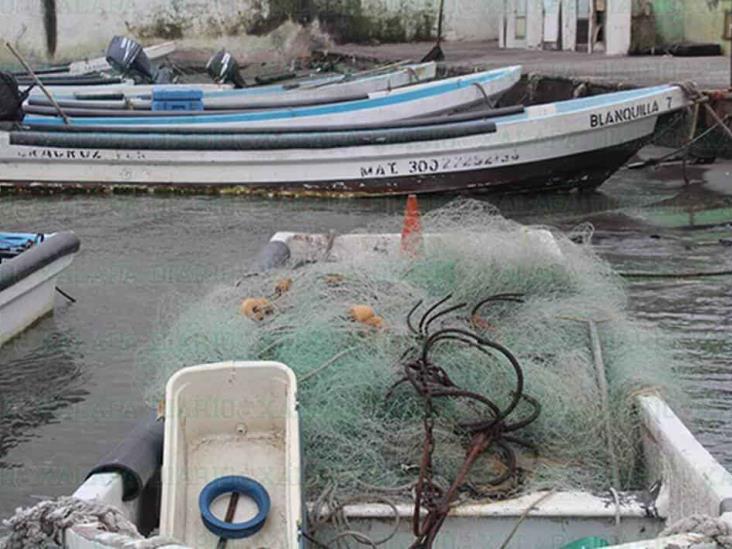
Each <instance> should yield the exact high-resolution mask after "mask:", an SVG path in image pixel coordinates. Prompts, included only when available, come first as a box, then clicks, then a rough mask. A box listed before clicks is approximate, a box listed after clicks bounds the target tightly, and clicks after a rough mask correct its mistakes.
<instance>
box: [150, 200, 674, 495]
mask: <svg viewBox="0 0 732 549" xmlns="http://www.w3.org/2000/svg"><path fill="white" fill-rule="evenodd" d="M422 224H423V229H424V233H425V235H426V236H425V238H424V243H423V246H422V248H421V254H420V255H419V256H418V257H416V258H413V257H410V256H409V255H405V254H387V253H380V251H379V249H378V246H375V247H374V249H371V250H368V253H345V252H344V251H343V250H344V249H345V248H346V247H345V244H344V245H343V246H340V247H339V246H334V247H333V249H332V250H331V252H330V253H326V252H322V251H321V252H322V253H321V252H319V253H318V254H315V255H313V254H310V255H308V254H305V256H303V257H297V250H295V253H294V257H292V258H291V260H290V262H289V264H288V266H287V267H286V268H283V269H278V270H275V271H271V272H265V273H259V274H249V275H248V276H243V278H242V279H241V280H240V281H232V283H231V284H230V285H226V286H222V287H219V288H217V289H216V290H215V291H213V292H212V293H211V294H209V295H208V296H207V297H206V298H205V299H203V300H202V301H201V302H200V303H198V304H197V305H195V306H193V307H191V308H190V309H188V310H186V311H184V312H183V314H181V315H180V317H179V318H178V319H177V320H176V321H175V322H174V323H173V325H172V326H171V327H170V329H169V330H168V331H167V332H166V333H164V334H162V335H161V336H160V337H158V338H157V339H156V340H155V342H154V344H153V345H152V346H151V348H150V349H149V350H148V351H147V352H145V353H144V354H143V356H141V358H140V367H141V368H142V369H143V373H144V375H145V379H147V380H153V383H152V385H151V390H150V394H149V398H150V401H151V403H153V402H157V401H158V399H160V398H162V397H163V392H164V386H165V382H166V381H167V379H168V378H169V376H170V375H171V374H172V373H173V372H175V371H176V370H178V369H179V368H183V367H186V366H191V365H196V364H203V363H212V362H219V361H224V360H275V361H279V362H283V363H284V364H286V365H288V366H289V367H290V368H292V369H293V371H294V372H295V374H296V376H297V378H298V397H299V402H300V407H299V413H300V419H301V429H302V440H303V464H304V483H305V489H306V493H307V496H308V497H309V498H316V497H317V496H318V495H319V494H320V493H321V492H322V491H323V490H324V489H325V488H326V487H329V486H337V487H338V490H339V492H340V493H341V494H342V495H344V496H353V495H363V494H364V493H371V492H377V493H378V492H379V491H381V492H384V493H388V494H390V496H393V497H395V498H399V497H403V498H405V499H409V498H410V497H411V496H410V494H411V492H410V490H411V488H412V487H413V483H414V481H415V479H416V477H417V474H418V470H419V464H420V460H421V455H422V444H423V440H424V428H423V417H424V405H423V400H422V398H421V397H420V396H419V395H418V394H417V393H416V392H415V390H414V389H413V387H412V386H411V385H410V384H409V383H402V384H399V385H398V386H396V387H394V384H395V383H396V382H397V381H398V380H399V379H401V378H402V377H403V375H404V362H405V360H407V359H409V357H414V356H415V354H416V353H418V349H419V348H420V343H419V341H418V340H417V338H416V337H415V336H414V334H412V333H411V332H410V330H409V329H408V326H407V322H406V317H407V314H408V313H409V312H410V310H412V309H413V308H414V307H415V305H416V304H417V303H419V302H422V306H421V307H420V308H419V309H418V310H417V312H416V314H415V315H414V317H415V319H416V322H418V321H419V317H420V316H421V314H423V313H424V311H425V310H426V309H427V308H428V307H429V306H430V304H433V303H435V302H437V301H439V300H442V299H443V298H445V297H446V296H448V295H451V296H452V297H451V298H450V299H449V300H448V301H447V302H446V304H447V305H457V304H460V303H463V302H464V303H466V304H467V306H466V307H464V308H462V309H459V310H456V311H453V312H451V313H449V314H445V315H443V316H441V317H439V318H438V319H436V320H434V322H433V323H432V325H431V326H430V329H431V330H438V329H441V328H444V327H461V328H465V329H467V330H471V331H474V332H476V333H478V334H480V335H481V336H482V337H485V338H488V339H491V340H493V341H496V342H498V343H500V344H501V345H503V346H505V347H506V348H508V349H509V350H510V351H511V352H512V353H513V354H514V355H515V356H516V358H517V359H518V361H519V363H520V365H521V368H522V371H523V375H524V377H525V391H524V392H525V393H526V394H528V395H530V396H531V397H533V398H535V399H536V400H537V401H538V402H539V403H540V405H541V413H540V415H539V417H538V419H537V420H536V421H534V422H533V423H531V424H530V425H528V426H527V427H525V428H524V429H522V430H520V431H518V432H516V433H515V434H516V436H517V437H520V438H521V439H522V440H523V442H524V443H525V444H521V445H519V446H517V455H518V458H517V473H516V474H515V475H513V476H512V479H511V480H510V481H509V482H507V483H504V484H503V485H501V486H498V487H496V486H489V485H488V484H487V479H488V478H489V477H490V476H491V475H495V474H496V472H497V471H499V470H500V467H501V463H500V460H495V459H493V457H492V453H491V452H487V453H486V455H485V456H484V457H482V458H481V459H480V460H479V462H478V463H477V464H476V466H475V467H474V468H473V470H472V471H471V473H470V475H469V477H468V481H467V482H466V489H465V491H464V497H472V498H477V499H480V498H486V497H505V496H506V495H510V494H515V493H520V492H528V491H532V490H536V489H541V488H555V489H582V490H607V489H608V488H610V487H613V488H616V489H619V490H620V489H633V488H639V487H642V483H643V481H644V479H643V470H642V467H641V466H640V465H639V464H640V463H642V460H641V459H640V452H641V449H640V434H639V418H638V416H637V415H636V411H635V408H634V403H635V398H634V397H635V396H636V395H637V394H639V393H642V392H645V391H658V392H660V393H661V394H663V395H665V396H667V397H670V398H671V400H672V402H678V401H679V398H680V395H679V390H678V388H677V387H676V385H675V383H674V377H673V367H674V360H675V359H674V352H673V349H672V346H670V345H669V344H668V342H667V341H665V339H664V338H663V337H661V336H660V335H659V334H657V333H655V332H654V331H653V330H651V329H649V328H648V327H646V326H643V325H641V324H640V323H639V322H637V321H635V320H633V319H632V318H631V317H630V315H629V313H628V310H627V303H626V295H625V293H624V290H623V287H622V282H621V280H620V279H619V278H618V277H617V276H616V275H615V274H614V273H613V272H612V270H611V268H610V267H609V266H608V265H607V264H606V263H605V262H603V261H602V260H600V259H599V258H598V257H597V256H596V255H595V253H594V252H593V251H592V249H591V247H590V245H589V243H588V241H589V238H590V236H591V228H589V227H580V228H579V229H577V230H576V231H574V232H573V233H571V234H561V233H559V232H557V231H553V230H551V229H547V228H532V229H528V228H526V227H524V226H521V225H519V224H517V223H514V222H511V221H508V220H506V219H504V218H503V217H501V216H500V215H499V214H498V213H497V212H496V211H495V210H494V209H492V208H491V207H490V206H488V205H486V204H485V203H482V202H477V201H470V200H460V201H456V202H454V203H451V204H449V205H448V206H445V207H443V208H441V209H438V210H435V211H433V212H431V213H429V214H427V215H425V216H424V217H423V219H422ZM399 230H400V220H399V219H397V218H393V219H391V218H390V219H388V220H386V221H384V223H382V224H380V225H379V226H376V227H369V228H368V230H367V231H364V232H365V233H397V232H398V231H399ZM336 240H337V239H336ZM339 250H340V251H339ZM244 271H245V267H244V266H242V272H244ZM283 280H288V281H291V285H290V287H289V289H287V290H286V291H283V292H281V295H277V292H275V288H276V287H277V285H278V283H279V284H282V281H283ZM503 293H510V294H521V296H522V302H517V301H497V302H491V303H489V304H486V305H485V306H484V307H482V308H481V309H480V311H479V312H478V314H477V316H472V313H471V309H472V306H473V304H475V303H477V302H479V301H480V300H481V299H484V298H486V297H489V296H492V295H496V294H503ZM252 297H254V298H267V299H268V303H269V305H268V306H267V308H270V309H271V310H269V311H265V313H267V314H265V315H264V319H263V320H257V319H254V318H249V317H248V316H247V315H244V314H242V313H241V312H240V305H241V303H242V301H243V300H244V299H246V298H252ZM354 305H367V306H369V307H371V308H372V309H373V312H374V313H375V314H376V315H378V316H379V317H380V318H381V319H383V321H380V322H379V324H380V327H374V326H368V325H365V324H363V323H360V322H356V321H354V320H353V318H352V316H351V314H350V313H349V311H350V310H351V308H352V307H353V306H354ZM588 320H593V321H595V322H596V326H597V330H598V334H599V336H600V342H601V350H602V362H603V363H604V366H605V370H606V378H607V384H608V391H607V393H608V402H609V411H608V413H609V415H610V417H609V421H606V419H607V418H606V413H605V411H604V410H603V406H602V404H601V403H602V395H601V393H600V389H599V387H600V385H599V384H598V377H597V374H596V367H595V364H596V362H597V359H598V357H597V356H596V355H595V354H593V348H592V345H591V339H590V330H589V324H588V322H587V321H588ZM405 357H407V358H405ZM431 358H432V360H433V361H434V363H436V364H438V365H439V366H440V367H441V368H442V369H443V370H444V371H445V372H447V373H448V374H449V376H450V378H451V380H452V381H453V382H454V383H455V384H456V385H457V386H459V387H463V388H467V389H469V390H470V391H474V392H477V393H479V394H482V395H485V396H487V397H488V398H490V399H491V400H492V401H493V402H495V403H496V405H498V406H499V407H500V406H506V405H507V403H508V402H509V401H510V400H511V398H512V391H513V390H514V387H515V384H516V378H515V374H514V372H513V370H512V369H511V367H510V365H509V363H508V362H507V361H506V360H505V359H504V358H502V357H501V356H500V355H498V354H496V353H489V354H485V353H482V352H480V351H479V350H477V349H475V348H472V347H470V346H467V345H463V344H460V343H459V342H453V343H450V342H447V343H444V344H441V345H439V346H437V347H436V348H435V349H434V353H433V354H432V357H431ZM387 395H389V396H388V397H387ZM522 408H526V406H525V405H521V406H519V409H518V410H517V412H516V413H517V416H519V417H520V416H521V414H522V413H523V414H525V413H528V411H527V410H524V409H522ZM479 416H480V410H476V408H475V406H473V405H471V404H470V403H468V402H464V401H461V400H459V399H457V400H456V399H440V401H439V402H436V403H435V429H434V434H435V449H434V455H433V460H434V478H435V479H436V482H442V483H443V484H444V485H445V486H448V485H449V484H450V482H451V481H452V479H453V478H454V477H455V474H456V472H457V470H458V469H459V467H460V465H461V464H462V463H463V461H464V459H465V451H466V447H467V444H468V443H469V442H470V441H469V437H467V436H466V434H465V433H464V432H462V431H461V429H460V427H459V425H460V424H461V423H462V422H464V421H466V420H471V419H476V418H477V417H479ZM613 462H617V467H616V468H615V469H614V468H613V467H612V465H611V464H612V463H613ZM614 471H616V472H614ZM618 483H619V485H618Z"/></svg>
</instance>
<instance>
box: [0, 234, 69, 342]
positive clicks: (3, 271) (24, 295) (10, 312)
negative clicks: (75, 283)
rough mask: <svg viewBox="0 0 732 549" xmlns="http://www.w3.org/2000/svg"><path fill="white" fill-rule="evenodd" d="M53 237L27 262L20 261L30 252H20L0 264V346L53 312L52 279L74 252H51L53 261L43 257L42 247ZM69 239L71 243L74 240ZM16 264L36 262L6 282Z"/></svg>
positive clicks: (26, 258) (24, 259)
mask: <svg viewBox="0 0 732 549" xmlns="http://www.w3.org/2000/svg"><path fill="white" fill-rule="evenodd" d="M54 238H56V237H54V236H52V237H50V238H48V239H47V240H46V242H44V243H42V244H40V245H38V246H37V249H35V250H31V251H32V252H34V253H33V255H32V256H31V257H30V260H28V257H25V258H24V257H23V255H26V254H31V251H29V252H24V253H23V254H21V255H20V256H18V257H17V258H15V259H12V260H10V261H8V262H5V263H3V264H2V265H0V288H2V289H0V345H2V344H3V343H6V342H7V341H9V340H10V339H12V338H13V337H15V336H17V335H18V334H20V333H21V332H23V331H24V330H25V329H27V328H28V327H29V326H31V325H32V324H34V323H35V322H37V321H38V320H39V319H41V318H42V317H44V316H46V315H48V314H50V313H51V312H52V311H53V307H54V301H55V295H56V280H57V279H58V276H59V275H60V274H61V273H62V272H63V271H64V270H65V269H66V268H67V267H68V266H69V265H71V263H72V261H73V259H74V253H75V252H73V251H71V250H73V249H74V246H71V247H69V248H66V249H65V250H64V251H63V252H61V253H59V254H54V251H53V250H51V256H53V255H58V257H56V258H55V259H49V258H48V256H45V257H44V253H45V252H46V250H47V249H46V246H55V245H56V243H54V242H53V240H54ZM69 238H70V237H69ZM73 239H74V240H75V239H76V237H73ZM75 248H76V249H78V240H76V244H75ZM36 252H43V253H40V254H39V253H36ZM19 261H23V262H24V263H33V262H36V264H35V265H32V264H31V265H29V268H28V269H26V270H27V271H29V272H28V273H27V274H26V275H25V276H22V277H17V278H18V279H17V280H9V279H10V276H11V275H12V274H13V272H18V267H17V266H18V262H19ZM21 268H22V267H21ZM6 277H7V278H6ZM3 280H5V283H3Z"/></svg>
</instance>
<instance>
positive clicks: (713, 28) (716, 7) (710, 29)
mask: <svg viewBox="0 0 732 549" xmlns="http://www.w3.org/2000/svg"><path fill="white" fill-rule="evenodd" d="M730 9H732V0H695V1H693V2H687V3H686V4H685V10H684V34H685V36H686V39H687V40H691V41H693V42H714V43H716V44H722V45H723V46H724V47H725V50H726V52H727V53H729V45H730V43H729V42H728V41H724V40H722V35H723V32H724V12H725V11H727V10H730Z"/></svg>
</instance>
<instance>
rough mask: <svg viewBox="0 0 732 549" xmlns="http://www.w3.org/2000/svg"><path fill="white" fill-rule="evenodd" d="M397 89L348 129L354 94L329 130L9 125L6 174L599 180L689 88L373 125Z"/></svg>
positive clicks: (201, 179)
mask: <svg viewBox="0 0 732 549" xmlns="http://www.w3.org/2000/svg"><path fill="white" fill-rule="evenodd" d="M499 80H500V81H501V82H505V81H504V80H503V79H499ZM494 83H495V82H494ZM428 86H432V85H431V84H430V85H428ZM428 89H434V88H428ZM463 91H466V92H468V93H469V92H470V91H472V92H477V89H476V87H475V86H472V85H471V86H469V87H467V88H463ZM490 91H491V92H494V93H497V91H498V90H497V89H496V88H492V89H491V90H490ZM393 93H398V94H401V95H402V96H409V93H410V92H409V91H401V90H398V91H396V92H393ZM393 98H394V96H390V95H386V96H384V97H383V99H378V100H377V99H374V100H372V101H374V102H379V104H382V105H384V107H382V108H378V109H369V110H368V113H367V112H365V111H364V112H362V113H361V115H360V116H361V118H360V119H357V120H358V122H359V123H358V124H355V125H354V124H353V122H351V125H350V126H349V125H348V124H347V123H345V121H346V120H349V119H350V120H352V119H351V117H349V116H344V117H343V118H337V117H338V116H341V114H340V113H341V112H342V111H344V110H347V109H349V107H348V104H344V105H336V106H334V107H313V108H310V110H311V111H312V110H313V109H317V110H319V111H320V112H323V111H329V113H331V114H329V115H325V116H326V117H328V116H332V117H333V118H332V119H331V120H333V121H337V124H334V127H332V128H328V129H324V128H322V127H319V128H307V125H308V124H314V123H316V122H317V121H318V120H322V117H321V116H308V117H302V118H299V119H291V120H289V123H291V124H293V126H292V128H291V129H289V130H286V131H283V130H282V127H283V126H284V122H285V121H284V120H283V121H282V122H283V126H280V125H272V126H271V127H270V128H267V127H266V126H265V127H260V128H259V129H257V126H259V125H261V124H264V125H266V124H268V123H269V124H271V123H272V118H271V116H276V115H272V114H269V113H258V114H248V115H235V116H241V117H243V118H249V119H250V120H252V119H255V120H256V123H252V126H254V127H253V128H252V129H250V130H248V131H247V130H244V129H236V130H235V131H232V132H231V133H227V132H226V129H225V128H221V127H219V128H218V129H217V132H216V133H215V134H211V133H206V131H205V130H201V132H202V133H196V132H195V131H194V130H189V129H186V130H185V131H183V130H181V131H180V132H178V131H176V130H175V129H170V130H166V131H164V132H163V131H156V132H151V133H139V132H135V131H133V130H129V132H130V133H125V131H124V129H123V126H122V124H119V125H115V126H111V127H110V126H107V127H105V128H104V131H102V128H100V129H99V131H85V130H87V128H86V127H84V128H81V127H78V128H77V127H76V126H75V125H72V126H70V127H59V126H55V127H45V126H44V127H40V126H38V127H34V130H32V131H29V130H27V129H20V130H17V131H9V132H3V133H0V166H1V167H2V170H1V172H2V175H1V176H0V177H1V178H2V180H3V181H4V182H6V183H7V184H9V185H11V186H18V185H23V186H26V185H35V186H40V187H44V186H45V187H48V188H53V187H54V185H56V184H58V185H61V186H69V187H77V186H78V187H94V186H99V187H104V186H115V185H120V186H132V187H134V186H140V187H159V188H170V187H173V188H187V189H194V188H196V187H199V188H201V189H205V190H212V189H217V188H218V189H222V190H223V189H228V190H232V191H234V192H241V193H262V194H266V195H270V194H281V195H287V194H297V195H314V196H321V195H340V196H383V195H397V194H407V193H434V192H452V193H455V192H481V191H484V192H489V191H491V192H526V191H528V192H536V191H544V190H557V189H572V188H580V189H593V188H595V187H597V186H598V185H600V184H602V183H603V182H604V181H605V180H606V179H607V178H608V177H609V176H610V175H612V174H613V173H614V172H615V171H616V170H617V169H618V168H620V167H621V166H622V165H623V164H624V163H625V162H626V161H627V160H628V159H629V158H631V157H632V156H633V155H634V154H635V153H636V152H637V151H638V150H639V149H640V148H641V147H642V146H643V144H644V143H646V142H647V140H648V139H649V138H650V136H651V135H652V134H653V132H654V130H655V127H656V122H657V120H658V118H659V117H660V116H662V115H664V114H666V113H670V112H674V111H677V110H679V109H682V108H684V107H685V106H686V105H687V104H688V100H687V98H686V95H685V93H684V92H683V90H682V89H681V88H679V87H677V86H658V87H652V88H643V89H637V90H631V91H622V92H616V93H609V94H605V95H598V96H593V97H586V98H580V99H572V100H568V101H561V102H557V103H550V104H545V105H536V106H531V107H527V108H523V107H515V108H509V110H501V109H499V110H492V111H480V112H478V113H475V114H471V113H468V114H462V115H459V116H457V117H441V118H432V119H425V118H414V116H415V115H417V114H420V115H421V114H423V113H422V112H420V113H418V112H417V110H418V109H414V110H412V108H411V107H409V106H408V105H404V106H403V107H404V108H405V109H407V110H408V111H411V112H405V111H403V110H401V108H402V106H398V107H397V108H396V114H391V115H390V116H396V117H398V118H400V119H405V120H403V121H399V122H396V123H394V122H392V123H390V124H385V123H379V124H375V123H373V121H372V123H369V121H368V120H367V118H371V117H372V114H373V117H374V118H378V119H380V120H384V118H383V117H382V113H384V112H386V111H388V110H389V109H388V108H386V106H385V105H388V104H391V103H390V101H391V100H393ZM425 100H426V101H430V103H431V105H432V106H433V107H434V108H436V109H442V108H445V107H446V105H444V104H443V103H442V102H441V101H440V100H435V101H434V102H432V100H431V99H425ZM357 103H358V102H357ZM366 103H368V102H366ZM414 103H415V104H416V103H421V101H420V100H416V101H415V102H414ZM356 112H357V111H356ZM336 113H338V114H336ZM185 118H186V117H184V119H185ZM201 118H202V119H203V120H204V121H205V120H206V119H207V118H208V117H206V116H204V117H201ZM410 118H411V119H410ZM407 119H409V120H407ZM49 120H51V119H49ZM169 120H174V119H173V118H171V119H169ZM123 121H124V120H123ZM55 122H56V121H54V123H55ZM79 123H82V124H84V125H85V126H86V124H96V123H97V121H95V120H92V119H77V120H75V124H79ZM203 125H204V126H205V125H206V124H205V123H204V124H203ZM301 126H304V127H301ZM269 131H271V133H267V132H269ZM191 151H196V152H195V154H191ZM214 166H215V167H216V168H215V169H212V167H214Z"/></svg>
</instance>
